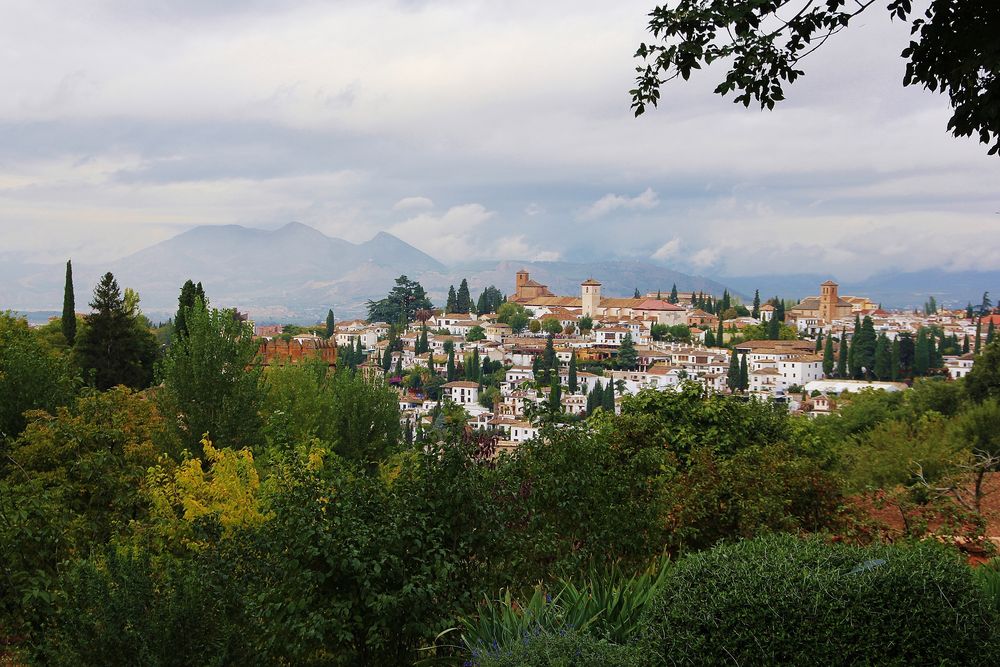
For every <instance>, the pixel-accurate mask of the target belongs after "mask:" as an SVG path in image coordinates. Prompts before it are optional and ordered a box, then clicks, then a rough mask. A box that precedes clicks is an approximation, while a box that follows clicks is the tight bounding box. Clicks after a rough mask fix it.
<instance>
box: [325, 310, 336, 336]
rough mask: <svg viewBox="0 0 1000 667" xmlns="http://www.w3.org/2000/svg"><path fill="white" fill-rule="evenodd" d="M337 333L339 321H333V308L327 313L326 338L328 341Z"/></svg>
mask: <svg viewBox="0 0 1000 667" xmlns="http://www.w3.org/2000/svg"><path fill="white" fill-rule="evenodd" d="M336 331H337V321H336V320H334V319H333V308H331V309H330V310H328V311H326V338H327V340H329V339H331V338H333V334H334V333H336Z"/></svg>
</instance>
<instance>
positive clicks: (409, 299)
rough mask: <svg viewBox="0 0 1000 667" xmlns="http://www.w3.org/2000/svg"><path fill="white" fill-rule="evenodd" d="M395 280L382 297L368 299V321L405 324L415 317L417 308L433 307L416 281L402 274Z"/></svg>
mask: <svg viewBox="0 0 1000 667" xmlns="http://www.w3.org/2000/svg"><path fill="white" fill-rule="evenodd" d="M395 282H396V284H395V285H394V286H393V288H392V289H391V290H390V291H389V294H388V295H387V296H386V297H385V298H384V299H379V300H378V301H368V304H367V305H368V320H369V321H371V322H388V323H389V324H395V323H403V324H407V323H409V322H412V321H413V320H415V319H416V316H417V311H418V310H430V309H431V308H433V307H434V306H433V305H432V304H431V300H430V299H429V298H427V293H426V292H425V291H424V288H423V287H422V286H421V285H420V283H418V282H417V281H415V280H410V279H409V278H407V277H406V276H405V275H402V276H399V277H398V278H396V281H395Z"/></svg>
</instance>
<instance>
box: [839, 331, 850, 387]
mask: <svg viewBox="0 0 1000 667" xmlns="http://www.w3.org/2000/svg"><path fill="white" fill-rule="evenodd" d="M848 348H849V345H848V342H847V331H846V330H842V331H841V332H840V345H839V349H838V350H837V377H839V378H846V377H847V356H848Z"/></svg>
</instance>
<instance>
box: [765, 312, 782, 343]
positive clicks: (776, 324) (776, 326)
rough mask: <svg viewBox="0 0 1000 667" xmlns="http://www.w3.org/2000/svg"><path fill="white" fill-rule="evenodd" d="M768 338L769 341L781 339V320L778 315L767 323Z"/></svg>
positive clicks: (772, 316)
mask: <svg viewBox="0 0 1000 667" xmlns="http://www.w3.org/2000/svg"><path fill="white" fill-rule="evenodd" d="M767 338H768V340H779V339H780V338H781V320H779V319H778V315H777V313H775V314H773V315H771V319H769V320H768V321H767Z"/></svg>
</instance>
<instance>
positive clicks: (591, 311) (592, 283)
mask: <svg viewBox="0 0 1000 667" xmlns="http://www.w3.org/2000/svg"><path fill="white" fill-rule="evenodd" d="M580 301H581V305H582V306H583V314H584V316H585V317H594V316H595V315H596V314H597V309H598V308H599V307H600V305H601V283H599V282H597V281H596V280H594V279H593V278H589V279H588V280H585V281H583V282H582V283H580Z"/></svg>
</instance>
